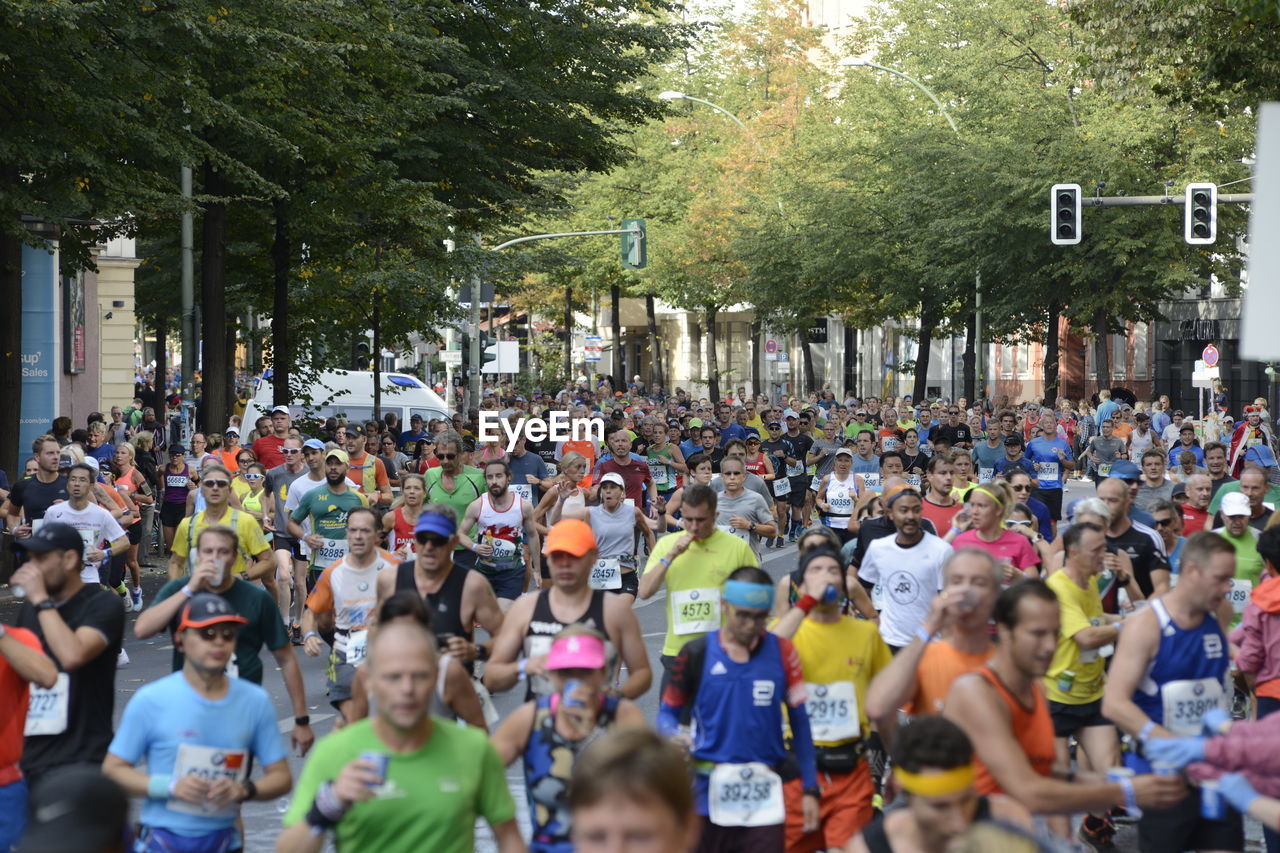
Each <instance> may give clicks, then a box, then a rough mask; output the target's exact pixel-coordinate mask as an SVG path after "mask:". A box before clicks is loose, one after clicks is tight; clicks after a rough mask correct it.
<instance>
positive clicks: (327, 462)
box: [289, 450, 369, 588]
mask: <svg viewBox="0 0 1280 853" xmlns="http://www.w3.org/2000/svg"><path fill="white" fill-rule="evenodd" d="M350 467H351V461H350V457H349V456H347V451H345V450H330V451H329V452H328V453H326V454H325V457H324V479H325V483H324V485H323V486H320V487H319V488H315V489H312V490H311V491H309V492H307V493H306V494H305V495H303V496H302V500H301V501H299V502H298V508H297V509H295V510H294V511H293V516H292V517H291V518H290V519H289V535H290V536H292V537H294V538H295V539H301V540H303V541H304V542H306V543H307V547H309V548H310V549H311V565H310V566H309V567H308V584H307V586H308V588H310V587H311V586H314V585H315V582H316V579H317V578H318V577H320V573H321V572H323V571H324V570H325V568H326V567H328V566H329V565H330V564H331V563H336V562H337V561H338V560H341V559H342V558H343V557H345V556H346V554H347V513H349V512H351V510H353V509H355V508H356V507H360V506H368V505H369V501H368V499H367V498H365V496H364V495H362V494H360V493H359V492H357V491H356V490H355V489H353V488H351V486H350V484H349V483H348V482H347V471H348V469H350ZM308 518H310V519H311V533H307V532H306V531H305V530H303V528H302V522H304V521H306V520H307V519H308Z"/></svg>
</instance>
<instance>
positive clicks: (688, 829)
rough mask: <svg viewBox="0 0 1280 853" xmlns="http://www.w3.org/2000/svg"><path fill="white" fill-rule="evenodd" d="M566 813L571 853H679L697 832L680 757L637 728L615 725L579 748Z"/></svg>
mask: <svg viewBox="0 0 1280 853" xmlns="http://www.w3.org/2000/svg"><path fill="white" fill-rule="evenodd" d="M569 809H570V812H571V820H572V821H573V845H574V849H575V851H576V853H618V851H636V853H640V851H651V853H660V851H661V852H662V853H666V851H670V853H686V851H690V850H693V848H694V846H695V845H696V844H697V843H698V831H699V829H700V828H701V827H700V825H699V822H698V820H697V814H695V813H694V810H693V780H692V779H690V778H689V765H688V761H687V759H686V758H685V756H684V753H683V752H682V751H681V750H680V749H679V748H678V747H676V746H674V745H673V744H671V743H669V742H667V741H665V740H663V739H662V738H660V737H659V736H658V735H656V734H655V733H653V732H652V731H649V730H648V729H645V728H622V729H615V730H614V731H613V732H610V733H609V734H606V735H604V736H603V737H601V738H600V739H599V740H597V741H596V742H595V743H593V744H591V745H590V746H588V747H587V748H586V749H585V750H583V752H582V754H581V755H580V756H579V757H578V760H577V762H576V763H575V764H574V768H573V780H572V781H571V783H570V785H569Z"/></svg>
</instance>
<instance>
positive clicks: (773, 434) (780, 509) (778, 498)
mask: <svg viewBox="0 0 1280 853" xmlns="http://www.w3.org/2000/svg"><path fill="white" fill-rule="evenodd" d="M766 430H767V438H766V439H765V440H764V441H763V442H761V444H760V450H761V452H762V453H765V454H767V455H768V457H769V467H770V468H771V469H772V471H773V479H771V480H770V481H769V490H770V492H771V493H772V494H773V499H774V507H773V509H774V514H775V516H776V518H777V521H778V535H777V537H775V539H774V541H773V545H774V547H775V548H781V547H783V546H784V545H786V543H787V537H786V535H785V534H784V532H783V531H784V528H785V529H786V530H790V529H791V480H790V478H789V477H788V476H787V454H788V453H789V452H790V449H791V443H790V442H789V441H787V440H786V439H785V438H784V437H783V435H782V424H781V423H780V422H778V421H770V422H769V423H768V424H767V426H766ZM689 468H690V470H693V459H692V458H690V460H689ZM668 516H670V510H668Z"/></svg>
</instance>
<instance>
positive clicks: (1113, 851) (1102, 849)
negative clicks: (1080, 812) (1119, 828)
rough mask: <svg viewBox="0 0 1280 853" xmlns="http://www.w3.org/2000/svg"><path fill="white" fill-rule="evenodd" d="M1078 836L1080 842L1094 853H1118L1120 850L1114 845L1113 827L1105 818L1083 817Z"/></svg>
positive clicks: (1114, 832) (1114, 829)
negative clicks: (1094, 852)
mask: <svg viewBox="0 0 1280 853" xmlns="http://www.w3.org/2000/svg"><path fill="white" fill-rule="evenodd" d="M1079 836H1080V840H1081V841H1083V842H1084V843H1085V844H1086V845H1087V846H1088V847H1089V849H1091V850H1094V851H1096V853H1118V851H1119V850H1120V848H1119V847H1117V846H1116V845H1115V840H1114V839H1115V837H1116V828H1115V825H1114V824H1112V823H1111V821H1109V820H1106V819H1105V818H1098V817H1094V816H1093V815H1085V818H1084V821H1083V822H1081V824H1080V833H1079Z"/></svg>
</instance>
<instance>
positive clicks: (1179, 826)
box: [1138, 788, 1244, 850]
mask: <svg viewBox="0 0 1280 853" xmlns="http://www.w3.org/2000/svg"><path fill="white" fill-rule="evenodd" d="M1222 806H1223V809H1224V810H1225V811H1224V813H1223V814H1224V817H1223V819H1222V820H1206V819H1205V818H1202V817H1200V789H1199V788H1192V789H1191V793H1190V794H1188V795H1187V798H1186V799H1185V800H1183V801H1182V802H1180V803H1178V804H1177V805H1176V806H1173V807H1172V808H1167V809H1143V810H1142V817H1141V818H1140V819H1139V820H1138V849H1139V850H1243V849H1244V820H1243V818H1241V816H1240V812H1238V811H1236V810H1235V809H1233V808H1231V805H1230V804H1229V803H1223V804H1222Z"/></svg>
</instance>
